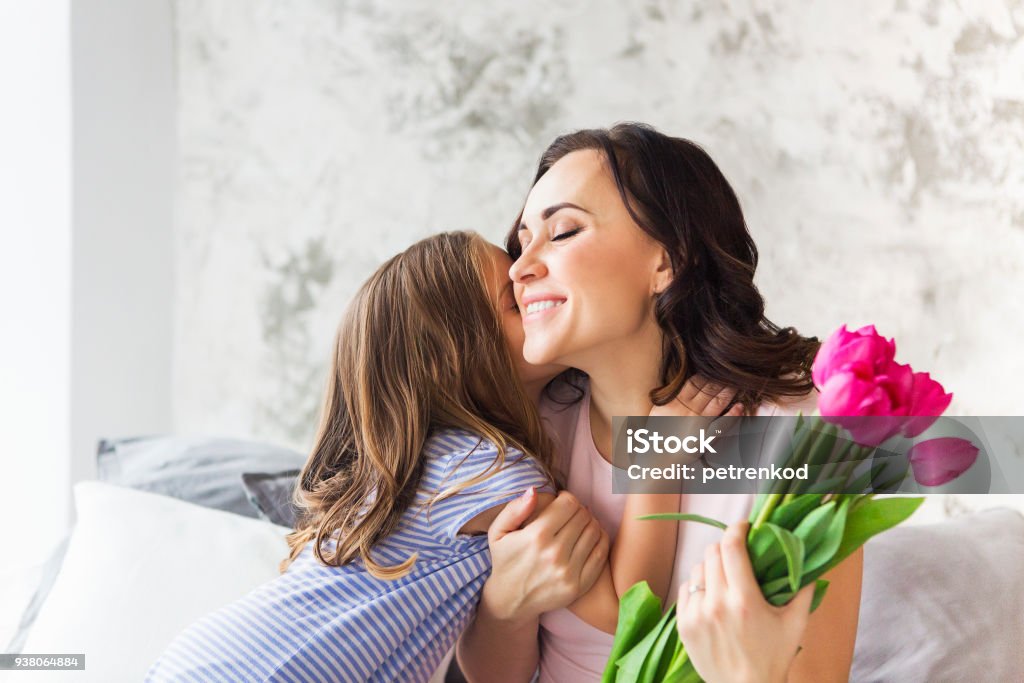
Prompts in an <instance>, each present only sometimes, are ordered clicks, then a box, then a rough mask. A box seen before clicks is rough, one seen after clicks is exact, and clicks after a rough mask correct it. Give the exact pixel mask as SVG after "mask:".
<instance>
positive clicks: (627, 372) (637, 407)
mask: <svg viewBox="0 0 1024 683" xmlns="http://www.w3.org/2000/svg"><path fill="white" fill-rule="evenodd" d="M663 353H664V349H663V344H662V332H661V329H660V328H659V327H658V326H657V324H654V323H653V322H652V324H651V326H650V328H648V329H644V330H642V331H641V332H639V333H638V334H637V335H632V336H630V337H629V338H628V339H624V340H622V341H621V342H620V343H617V344H615V345H611V347H610V348H604V349H601V352H600V356H599V358H600V360H597V361H595V362H591V363H586V362H585V363H584V364H585V366H586V367H583V365H582V364H581V365H580V366H577V367H579V368H580V369H581V370H583V371H584V372H586V373H587V375H589V377H590V429H591V432H592V433H593V437H594V444H595V445H596V446H597V449H598V451H600V453H601V455H602V456H603V457H604V458H605V460H608V461H611V456H612V418H613V417H614V416H616V415H620V416H626V415H647V414H648V413H650V412H651V407H652V404H651V399H650V393H651V390H652V389H654V388H655V387H657V386H659V385H660V384H661V357H662V354H663Z"/></svg>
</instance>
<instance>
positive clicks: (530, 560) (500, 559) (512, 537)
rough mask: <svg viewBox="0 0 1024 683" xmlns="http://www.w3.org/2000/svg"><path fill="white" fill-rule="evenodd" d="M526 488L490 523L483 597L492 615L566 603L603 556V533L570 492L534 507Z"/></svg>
mask: <svg viewBox="0 0 1024 683" xmlns="http://www.w3.org/2000/svg"><path fill="white" fill-rule="evenodd" d="M536 507H537V494H536V493H535V492H534V491H533V489H530V490H529V491H527V492H526V493H525V494H524V495H523V496H522V497H521V498H519V499H518V500H516V501H514V502H512V503H509V504H508V505H506V506H505V509H504V510H502V511H501V513H500V514H499V515H498V516H497V517H496V518H495V520H494V522H492V523H491V526H490V530H489V531H488V534H487V535H488V542H489V544H490V548H491V561H492V564H493V567H494V569H493V571H492V573H491V576H490V577H489V578H488V580H487V583H486V584H484V599H485V600H487V602H488V605H489V607H490V609H491V610H492V611H493V613H494V614H495V616H497V617H498V618H501V619H507V620H510V621H520V620H527V619H535V618H537V617H539V616H540V615H541V614H542V613H544V612H548V611H550V610H553V609H558V608H560V607H566V606H568V605H569V604H570V603H572V602H573V601H574V600H576V598H578V597H579V596H580V595H582V594H583V593H585V592H587V591H588V590H590V587H591V586H592V585H593V584H594V581H596V580H597V578H598V577H599V576H600V575H601V570H602V569H603V568H604V566H605V564H606V563H607V561H608V545H609V544H608V534H607V533H605V531H604V529H602V528H601V525H600V524H599V523H598V522H597V520H596V519H595V518H594V516H593V515H591V514H590V511H589V510H587V508H585V507H584V506H582V505H581V504H580V502H579V501H578V500H577V499H576V497H575V496H574V495H572V494H571V493H569V492H568V491H562V492H560V493H559V494H558V496H556V497H555V498H554V500H552V501H551V502H550V504H549V505H547V507H545V508H544V509H543V510H542V511H540V512H539V513H538V514H537V515H536V518H535V519H533V520H532V521H529V523H528V524H526V526H525V527H523V528H520V527H521V526H522V524H523V523H524V522H526V521H527V520H528V519H529V518H530V517H531V516H532V515H533V513H534V511H535V509H536Z"/></svg>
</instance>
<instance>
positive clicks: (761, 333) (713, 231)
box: [505, 123, 820, 413]
mask: <svg viewBox="0 0 1024 683" xmlns="http://www.w3.org/2000/svg"><path fill="white" fill-rule="evenodd" d="M579 150H597V151H599V152H601V153H603V155H604V158H605V160H606V162H607V165H608V168H609V172H610V173H611V176H612V178H613V180H614V181H615V185H616V187H617V188H618V191H619V195H620V197H621V198H622V201H623V203H624V204H625V205H626V209H627V210H628V211H629V214H630V216H631V217H632V218H633V220H634V221H635V222H636V224H637V225H639V226H640V228H641V229H642V230H643V231H644V232H646V233H647V234H648V235H650V236H651V237H652V238H653V239H655V240H657V241H658V242H659V243H660V244H661V245H662V246H663V247H664V248H665V250H666V251H667V252H668V254H669V257H670V258H671V259H672V268H673V272H674V273H675V277H674V279H673V281H672V282H671V284H670V285H669V286H668V287H667V288H666V290H665V291H664V292H663V293H662V294H660V295H659V296H658V297H657V299H656V301H655V311H654V312H655V318H656V319H657V321H658V325H659V326H660V327H661V329H662V332H663V333H664V338H665V352H664V354H663V356H662V365H661V381H662V385H661V386H660V387H657V388H655V389H654V390H653V391H652V392H651V400H652V402H654V403H655V404H656V405H663V404H665V403H667V402H668V401H670V400H671V399H672V398H673V397H675V396H676V395H677V394H678V393H679V390H680V389H681V388H682V387H683V384H684V383H685V382H686V380H688V379H689V378H690V377H691V376H693V375H695V374H700V375H702V376H703V377H705V378H707V379H708V380H711V381H713V382H716V383H719V384H721V385H723V386H727V387H731V388H733V389H735V390H736V396H735V399H734V401H736V402H741V403H743V405H744V406H746V410H747V411H748V412H751V413H753V412H754V408H755V407H756V406H757V405H758V404H759V403H761V402H763V401H766V400H775V399H777V398H779V397H781V396H803V395H805V394H807V393H808V392H809V391H811V390H812V389H813V388H814V382H813V380H812V379H811V364H812V363H813V362H814V356H815V354H816V353H817V351H818V347H819V345H820V342H819V341H818V339H817V338H816V337H804V336H802V335H800V334H799V333H798V332H797V331H796V329H794V328H793V327H784V328H780V327H779V326H778V325H776V324H775V323H773V322H772V321H771V320H769V319H768V318H767V317H766V316H765V304H764V298H763V297H762V296H761V293H760V292H759V291H758V289H757V287H756V286H755V285H754V270H755V269H756V268H757V247H756V246H755V245H754V240H753V238H752V237H751V236H750V232H749V231H748V230H747V224H746V221H745V220H744V218H743V211H742V210H741V209H740V202H739V200H738V199H737V197H736V193H735V192H733V189H732V187H731V186H730V185H729V181H728V180H726V178H725V176H724V175H723V174H722V172H721V171H720V170H719V168H718V166H717V165H716V164H715V162H714V161H713V160H712V159H711V157H710V156H708V154H707V152H705V151H704V150H703V149H701V148H700V147H699V146H698V145H697V144H695V143H693V142H691V141H690V140H686V139H685V138H674V137H670V136H668V135H665V134H664V133H660V132H658V131H657V130H655V129H654V128H651V127H650V126H647V125H644V124H641V123H620V124H618V125H616V126H614V127H612V128H595V129H585V130H578V131H575V132H573V133H568V134H566V135H562V136H560V137H558V138H556V139H555V141H554V142H552V143H551V145H550V146H549V147H548V148H547V150H545V152H544V154H543V155H542V156H541V160H540V164H539V166H538V168H537V174H536V176H535V177H534V181H533V182H534V184H535V185H536V183H537V181H538V180H540V179H541V178H542V177H543V176H544V174H545V173H547V172H548V170H549V169H550V168H551V167H552V166H554V165H555V163H556V162H557V161H558V160H559V159H561V158H562V157H564V156H566V155H567V154H571V153H572V152H575V151H579ZM521 222H522V212H520V214H519V217H518V218H517V219H516V221H515V222H514V223H513V224H512V229H511V230H510V231H509V232H508V235H507V237H506V240H505V246H506V248H507V250H508V253H509V255H511V256H512V258H513V259H516V258H518V257H519V254H520V253H521V252H522V248H521V246H520V244H519V233H518V230H517V227H518V226H519V224H520V223H521ZM566 379H567V380H568V381H569V383H570V385H573V386H577V385H578V383H576V382H574V379H573V377H572V371H570V372H569V373H568V376H567V377H566ZM562 402H564V401H562Z"/></svg>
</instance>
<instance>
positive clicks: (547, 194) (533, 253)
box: [509, 150, 672, 370]
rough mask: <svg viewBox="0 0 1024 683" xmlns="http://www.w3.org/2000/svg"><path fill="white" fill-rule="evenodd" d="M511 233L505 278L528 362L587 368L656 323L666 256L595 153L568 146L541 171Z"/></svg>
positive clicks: (666, 270) (667, 278)
mask: <svg viewBox="0 0 1024 683" xmlns="http://www.w3.org/2000/svg"><path fill="white" fill-rule="evenodd" d="M518 235H519V241H520V243H521V244H522V255H521V256H520V257H519V259H518V260H517V261H516V262H515V263H514V264H513V265H512V267H511V269H510V270H509V276H510V277H511V278H512V280H513V281H514V282H515V298H516V300H517V301H518V303H519V308H520V311H521V312H522V316H523V317H522V320H523V328H524V330H525V333H526V343H525V345H524V347H523V354H524V356H525V358H526V360H528V361H529V362H531V363H538V364H541V363H560V364H564V365H570V366H574V367H577V368H580V369H582V370H587V366H588V364H590V363H592V362H593V361H594V360H599V361H601V362H607V361H608V356H607V355H606V354H607V353H609V352H611V353H615V352H621V351H623V350H626V349H628V344H629V342H630V340H632V339H640V338H641V335H643V334H644V333H645V332H650V330H651V327H650V326H652V325H655V326H656V325H657V323H656V322H655V320H654V307H653V301H654V299H653V297H654V294H656V293H657V292H660V291H662V290H663V289H664V288H665V287H667V286H668V284H669V282H670V280H671V275H672V273H671V268H670V267H669V265H668V257H667V255H666V253H665V250H664V249H663V248H662V247H661V245H660V244H658V242H656V241H655V240H653V239H652V238H651V237H650V236H648V235H647V233H645V232H644V231H643V230H641V229H640V227H639V226H638V225H637V224H636V223H635V222H634V221H633V219H632V218H631V217H630V215H629V212H628V211H627V210H626V206H625V204H623V202H622V198H621V197H620V196H619V191H618V189H617V188H616V186H615V181H614V179H613V178H612V175H611V171H610V170H609V169H608V167H607V166H606V164H605V157H604V154H603V153H602V152H600V151H597V150H580V151H577V152H572V153H571V154H567V155H566V156H564V157H562V158H561V159H559V160H558V161H557V162H556V163H555V164H554V165H553V166H552V167H551V168H550V169H548V172H547V173H545V174H544V175H543V176H542V177H541V179H540V180H539V181H538V182H537V184H536V185H534V187H533V189H532V190H531V191H530V195H529V197H527V199H526V206H525V208H524V210H523V219H522V223H521V224H520V226H519V230H518ZM623 343H625V344H626V345H627V346H624V345H623Z"/></svg>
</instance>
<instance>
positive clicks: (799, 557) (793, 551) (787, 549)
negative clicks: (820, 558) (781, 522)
mask: <svg viewBox="0 0 1024 683" xmlns="http://www.w3.org/2000/svg"><path fill="white" fill-rule="evenodd" d="M764 526H765V527H767V528H768V530H769V531H771V532H772V533H773V534H775V536H776V538H777V540H778V544H779V545H780V546H781V547H782V554H783V556H784V557H785V560H786V562H785V564H784V565H781V563H776V564H779V565H781V566H783V567H785V573H786V575H788V576H789V585H790V587H791V588H792V589H793V590H794V591H796V590H798V589H799V587H800V579H801V577H802V576H803V563H804V542H803V541H802V540H800V538H799V537H798V536H797V535H796V534H794V533H793V532H792V531H789V530H788V529H783V528H782V527H780V526H776V525H774V524H772V523H771V522H767V523H765V525H764ZM771 569H774V566H773V567H772V568H770V569H769V574H771ZM771 578H778V577H775V576H772V577H771Z"/></svg>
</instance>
